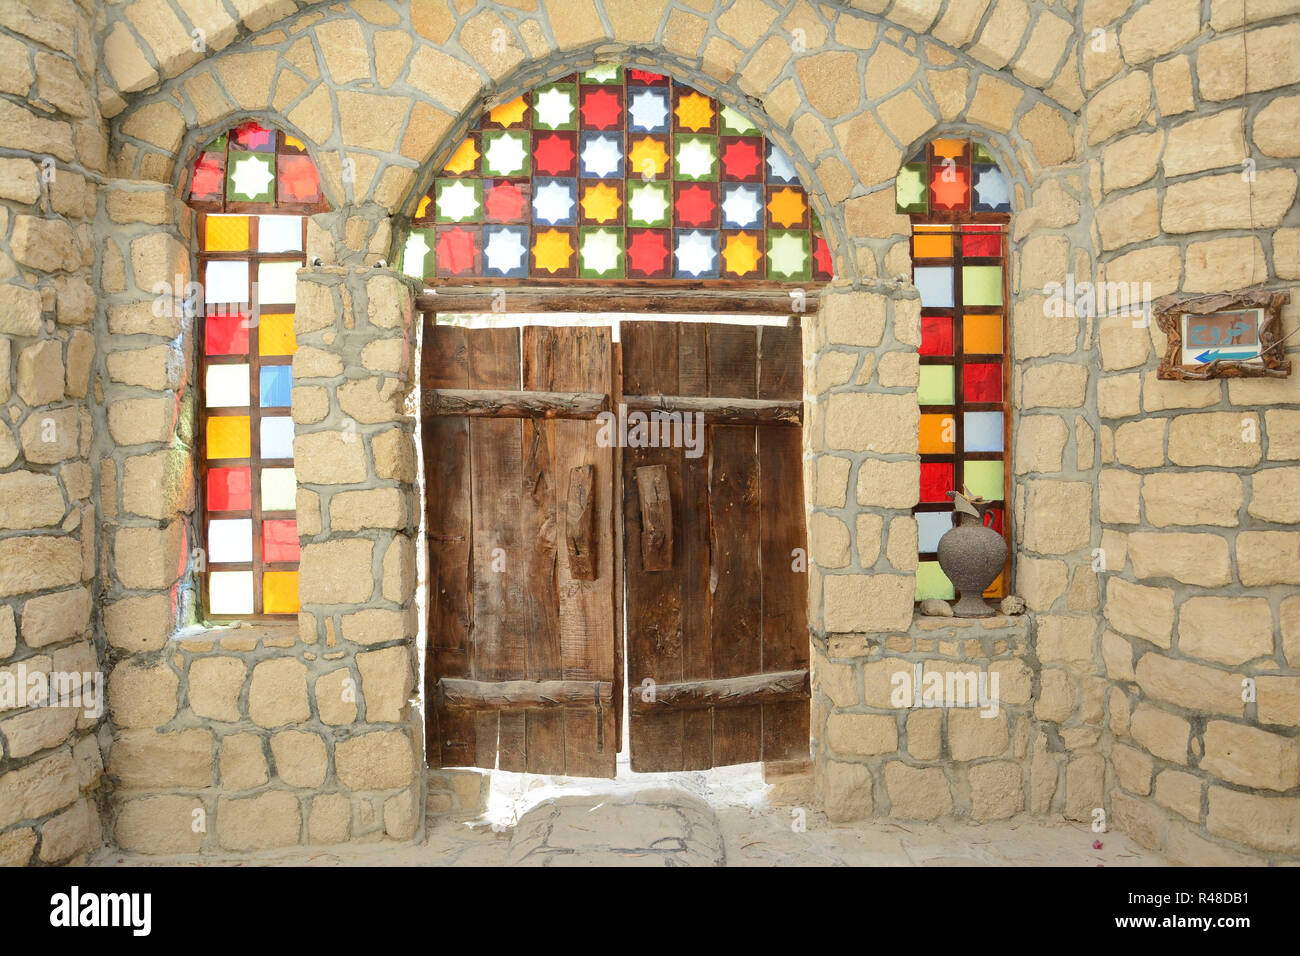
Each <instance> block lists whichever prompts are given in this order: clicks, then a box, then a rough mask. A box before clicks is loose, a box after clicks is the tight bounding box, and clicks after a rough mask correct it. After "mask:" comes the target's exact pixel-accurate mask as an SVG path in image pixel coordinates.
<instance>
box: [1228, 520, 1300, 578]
mask: <svg viewBox="0 0 1300 956" xmlns="http://www.w3.org/2000/svg"><path fill="white" fill-rule="evenodd" d="M1297 556H1300V534H1297V533H1295V532H1289V531H1242V532H1240V533H1238V535H1237V574H1238V576H1239V577H1240V578H1241V583H1242V584H1243V585H1245V586H1246V587H1248V588H1251V587H1264V586H1266V585H1269V584H1300V560H1297Z"/></svg>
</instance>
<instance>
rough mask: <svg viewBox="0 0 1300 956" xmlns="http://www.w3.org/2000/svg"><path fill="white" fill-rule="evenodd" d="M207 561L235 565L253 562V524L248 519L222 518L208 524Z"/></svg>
mask: <svg viewBox="0 0 1300 956" xmlns="http://www.w3.org/2000/svg"><path fill="white" fill-rule="evenodd" d="M208 560H209V561H211V562H212V563H213V564H236V563H242V562H244V561H252V560H253V522H252V520H251V519H249V518H223V519H220V520H215V521H209V522H208Z"/></svg>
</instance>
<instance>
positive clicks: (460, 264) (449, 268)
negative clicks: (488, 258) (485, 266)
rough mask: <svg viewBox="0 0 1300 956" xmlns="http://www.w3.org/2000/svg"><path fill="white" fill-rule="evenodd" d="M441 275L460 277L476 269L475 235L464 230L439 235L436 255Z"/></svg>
mask: <svg viewBox="0 0 1300 956" xmlns="http://www.w3.org/2000/svg"><path fill="white" fill-rule="evenodd" d="M434 254H435V255H436V257H437V262H438V272H439V274H448V275H460V274H462V273H466V272H469V271H470V270H472V269H473V268H474V254H475V248H474V234H473V233H471V232H467V231H466V230H464V229H449V230H447V231H446V232H439V233H438V243H437V246H436V248H435V253H434Z"/></svg>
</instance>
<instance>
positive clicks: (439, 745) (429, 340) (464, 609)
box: [421, 315, 496, 767]
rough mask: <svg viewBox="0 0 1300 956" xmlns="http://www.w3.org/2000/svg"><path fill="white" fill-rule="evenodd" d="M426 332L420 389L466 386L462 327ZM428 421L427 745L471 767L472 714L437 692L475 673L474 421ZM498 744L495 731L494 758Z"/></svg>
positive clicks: (442, 759)
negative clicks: (443, 703) (442, 703)
mask: <svg viewBox="0 0 1300 956" xmlns="http://www.w3.org/2000/svg"><path fill="white" fill-rule="evenodd" d="M424 334H425V343H426V344H425V350H424V362H423V364H422V366H421V380H422V381H421V384H422V386H423V387H425V388H467V387H468V386H469V364H468V351H467V347H466V344H465V332H464V330H463V329H459V328H454V327H451V326H445V325H437V324H436V323H435V321H434V316H432V315H429V316H426V325H425V333H424ZM423 424H424V429H423V440H424V467H425V473H426V475H427V487H428V488H429V489H430V493H429V494H428V495H426V505H427V508H426V525H427V534H428V545H429V627H428V640H429V645H430V647H429V651H430V653H429V656H428V660H427V665H428V666H427V668H426V681H427V684H426V687H425V700H426V701H428V713H429V726H428V728H427V732H426V749H427V751H428V754H429V762H430V764H431V765H433V766H443V767H465V766H472V765H474V764H475V762H476V757H475V740H474V738H475V730H474V720H473V717H472V716H470V715H469V714H466V713H464V712H460V713H455V712H446V711H443V712H439V709H438V707H437V695H436V692H435V691H436V685H437V681H438V679H439V678H440V677H471V676H472V674H473V662H472V653H471V651H472V647H471V638H470V632H471V628H472V616H471V615H472V608H471V604H470V599H469V589H470V585H469V582H470V462H469V421H468V419H465V418H450V417H445V416H439V415H429V416H426V417H425V419H424V423H423ZM495 749H496V740H495V733H494V735H493V741H492V751H493V753H492V757H493V759H495ZM435 752H437V754H438V755H437V757H436V758H435V756H434V754H435Z"/></svg>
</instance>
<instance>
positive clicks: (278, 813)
mask: <svg viewBox="0 0 1300 956" xmlns="http://www.w3.org/2000/svg"><path fill="white" fill-rule="evenodd" d="M301 829H302V813H301V810H300V809H299V806H298V798H297V797H295V796H294V795H293V794H291V793H287V792H285V791H283V790H268V791H267V792H266V793H263V794H259V795H258V796H256V797H241V798H228V797H223V798H221V799H220V800H218V801H217V840H218V842H219V843H220V844H221V846H222V847H224V848H225V849H227V850H268V849H272V848H274V847H282V846H295V845H297V843H298V842H299V835H300V831H301Z"/></svg>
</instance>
